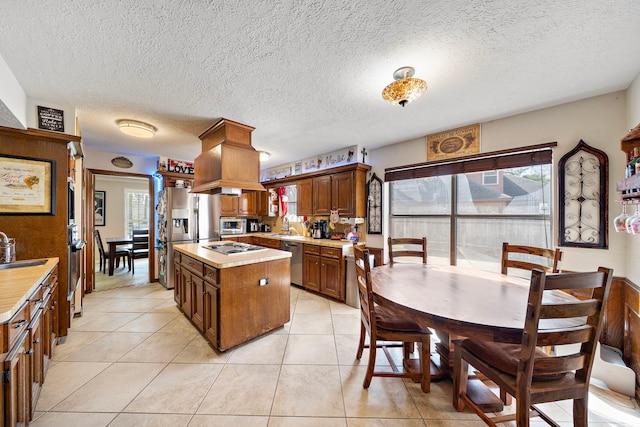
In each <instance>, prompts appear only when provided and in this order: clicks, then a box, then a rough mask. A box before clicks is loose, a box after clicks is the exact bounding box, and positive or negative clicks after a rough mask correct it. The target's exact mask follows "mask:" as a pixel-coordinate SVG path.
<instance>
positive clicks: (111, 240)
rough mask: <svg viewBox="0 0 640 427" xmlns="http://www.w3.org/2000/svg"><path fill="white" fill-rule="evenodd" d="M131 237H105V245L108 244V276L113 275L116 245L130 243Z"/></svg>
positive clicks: (131, 241)
mask: <svg viewBox="0 0 640 427" xmlns="http://www.w3.org/2000/svg"><path fill="white" fill-rule="evenodd" d="M132 243H133V237H131V236H127V237H107V245H109V276H113V270H114V264H115V259H116V250H117V248H118V246H122V245H131V244H132Z"/></svg>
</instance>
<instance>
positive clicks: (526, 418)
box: [516, 393, 586, 427]
mask: <svg viewBox="0 0 640 427" xmlns="http://www.w3.org/2000/svg"><path fill="white" fill-rule="evenodd" d="M520 394H522V393H520ZM530 407H531V401H530V400H529V399H528V396H522V395H521V396H516V425H517V426H518V427H529V423H530V414H529V408H530ZM585 427H586V425H585Z"/></svg>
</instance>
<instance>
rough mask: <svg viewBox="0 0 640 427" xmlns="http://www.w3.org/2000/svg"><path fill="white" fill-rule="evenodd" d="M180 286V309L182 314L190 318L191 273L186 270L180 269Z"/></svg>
mask: <svg viewBox="0 0 640 427" xmlns="http://www.w3.org/2000/svg"><path fill="white" fill-rule="evenodd" d="M180 286H181V287H182V289H181V292H180V293H181V294H182V298H181V299H180V309H181V310H182V312H183V313H184V314H185V315H186V316H187V317H189V318H191V306H192V296H191V288H192V284H191V272H190V271H189V270H187V269H186V268H182V266H181V267H180Z"/></svg>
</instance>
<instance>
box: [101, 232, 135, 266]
mask: <svg viewBox="0 0 640 427" xmlns="http://www.w3.org/2000/svg"><path fill="white" fill-rule="evenodd" d="M93 235H94V236H95V238H96V246H97V247H98V254H99V256H100V265H99V267H100V271H102V273H106V270H107V264H108V263H109V252H108V251H106V250H105V249H104V245H103V244H102V237H100V231H99V230H94V232H93ZM120 260H122V266H123V267H124V266H125V264H126V262H127V261H128V262H129V270H131V264H132V263H131V256H130V254H129V250H128V249H116V256H115V260H114V262H115V264H116V267H119V266H120ZM125 260H126V261H125Z"/></svg>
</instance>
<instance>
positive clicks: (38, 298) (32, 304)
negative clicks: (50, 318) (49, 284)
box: [29, 286, 43, 319]
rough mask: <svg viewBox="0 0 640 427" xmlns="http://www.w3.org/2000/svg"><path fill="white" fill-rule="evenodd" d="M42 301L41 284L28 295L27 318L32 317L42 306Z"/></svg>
mask: <svg viewBox="0 0 640 427" xmlns="http://www.w3.org/2000/svg"><path fill="white" fill-rule="evenodd" d="M42 303H43V289H42V286H40V287H38V289H37V290H36V291H35V292H34V293H33V294H31V296H30V297H29V319H33V316H35V314H36V313H37V312H38V309H40V307H42Z"/></svg>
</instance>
